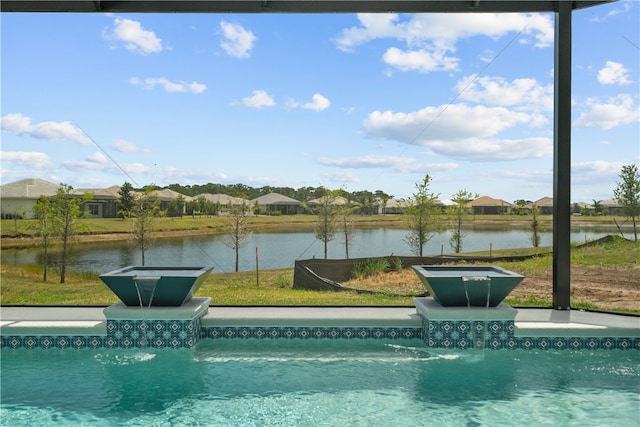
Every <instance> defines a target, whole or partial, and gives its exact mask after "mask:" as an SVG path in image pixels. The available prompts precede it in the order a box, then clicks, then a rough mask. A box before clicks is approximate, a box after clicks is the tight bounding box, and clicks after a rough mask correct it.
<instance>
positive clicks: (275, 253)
mask: <svg viewBox="0 0 640 427" xmlns="http://www.w3.org/2000/svg"><path fill="white" fill-rule="evenodd" d="M466 232H467V233H468V234H467V235H466V236H465V237H464V239H463V247H462V250H463V252H475V251H488V250H490V249H493V250H500V249H513V248H526V247H531V242H530V240H529V238H530V234H531V233H530V230H529V229H528V228H520V229H518V228H513V227H510V228H504V227H503V226H498V227H491V226H476V227H474V228H472V229H468V230H466ZM407 233H408V230H404V229H397V228H393V229H391V228H375V229H358V230H356V231H355V235H354V237H353V238H352V240H351V244H350V245H349V257H350V258H366V257H376V256H385V255H392V254H393V255H406V256H412V255H414V254H413V253H412V252H411V250H410V248H409V246H408V245H407V243H406V242H405V241H404V238H405V237H406V235H407ZM609 234H618V233H617V230H616V229H615V228H612V227H602V226H580V227H576V228H575V229H572V231H571V241H572V242H576V243H584V242H585V241H590V240H595V239H598V238H600V237H604V236H606V235H609ZM450 236H451V233H450V232H449V231H445V232H442V233H440V234H436V235H434V237H433V238H432V239H431V240H430V241H429V242H428V243H427V245H426V246H425V250H424V255H425V256H433V255H440V254H441V253H444V254H450V253H452V252H453V251H452V249H451V247H450V246H449V238H450ZM552 238H553V236H552V233H551V231H547V232H545V234H544V235H543V237H542V243H541V246H551V245H552ZM256 248H257V249H256ZM256 251H257V252H258V260H259V268H260V269H274V268H290V267H293V265H294V262H295V260H299V259H309V258H322V257H323V256H324V255H323V254H324V247H323V244H322V242H321V241H319V240H317V239H316V238H315V236H314V233H313V232H312V231H295V232H289V233H282V232H279V233H269V232H260V233H254V234H253V235H252V238H251V240H250V241H249V242H248V244H247V245H246V246H244V247H243V248H242V249H240V263H239V269H240V271H250V270H255V268H256ZM328 253H329V258H345V247H344V241H343V240H342V239H341V236H340V235H336V236H335V239H334V240H333V241H331V242H329V248H328ZM58 259H59V258H58V254H57V253H56V254H53V255H52V254H50V261H49V264H50V265H51V266H55V265H56V264H57V263H58V262H59V261H58ZM145 260H146V265H147V266H202V267H209V266H213V267H214V273H228V272H232V271H234V270H235V252H234V250H233V249H230V248H228V247H227V246H225V245H224V243H223V236H222V235H204V236H182V237H171V238H164V239H159V240H157V241H156V243H155V244H154V246H153V247H152V248H150V249H149V250H148V251H147V252H146V254H145ZM2 263H3V264H17V265H20V264H42V255H41V251H40V250H38V249H3V250H2ZM140 263H141V257H140V251H139V250H138V249H135V248H133V247H131V246H130V244H129V243H128V242H126V241H121V242H96V243H76V244H74V245H72V248H71V251H70V254H69V255H68V260H67V270H68V271H76V272H77V271H94V272H98V273H106V272H109V271H112V270H116V269H118V268H121V267H125V266H128V265H140Z"/></svg>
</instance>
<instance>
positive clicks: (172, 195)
mask: <svg viewBox="0 0 640 427" xmlns="http://www.w3.org/2000/svg"><path fill="white" fill-rule="evenodd" d="M149 195H150V196H153V197H157V198H159V199H161V200H176V199H177V198H179V197H182V198H183V199H186V198H187V196H185V195H184V194H180V193H178V192H177V191H173V190H171V189H169V188H164V189H162V190H153V191H152V192H151V193H149Z"/></svg>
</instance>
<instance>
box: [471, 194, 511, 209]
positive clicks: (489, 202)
mask: <svg viewBox="0 0 640 427" xmlns="http://www.w3.org/2000/svg"><path fill="white" fill-rule="evenodd" d="M465 206H466V207H468V208H469V207H474V206H511V207H513V203H509V202H507V201H506V200H502V199H494V198H493V197H489V196H482V197H478V198H477V199H475V200H472V201H470V202H469V203H467V204H466V205H465Z"/></svg>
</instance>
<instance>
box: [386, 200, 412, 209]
mask: <svg viewBox="0 0 640 427" xmlns="http://www.w3.org/2000/svg"><path fill="white" fill-rule="evenodd" d="M408 205H409V203H408V202H407V201H406V200H404V199H389V200H388V201H387V206H386V207H387V208H388V209H392V208H406V207H407V206H408Z"/></svg>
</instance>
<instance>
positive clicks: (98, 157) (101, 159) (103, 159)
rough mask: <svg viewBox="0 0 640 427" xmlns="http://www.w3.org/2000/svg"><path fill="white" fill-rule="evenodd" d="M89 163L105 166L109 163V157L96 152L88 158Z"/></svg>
mask: <svg viewBox="0 0 640 427" xmlns="http://www.w3.org/2000/svg"><path fill="white" fill-rule="evenodd" d="M86 159H87V161H88V162H91V163H98V164H104V163H107V156H105V155H104V154H103V153H101V152H99V151H96V152H95V153H93V154H90V155H88V156H87V157H86Z"/></svg>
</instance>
